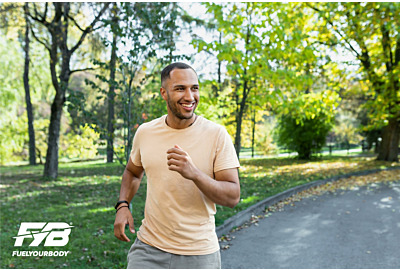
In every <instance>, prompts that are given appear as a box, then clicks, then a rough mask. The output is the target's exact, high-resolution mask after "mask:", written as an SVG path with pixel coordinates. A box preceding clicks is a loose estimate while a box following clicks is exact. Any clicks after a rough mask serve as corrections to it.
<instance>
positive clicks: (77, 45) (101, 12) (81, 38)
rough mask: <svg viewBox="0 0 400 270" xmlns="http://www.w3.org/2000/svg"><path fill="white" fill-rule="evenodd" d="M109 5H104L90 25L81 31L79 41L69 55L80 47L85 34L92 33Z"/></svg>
mask: <svg viewBox="0 0 400 270" xmlns="http://www.w3.org/2000/svg"><path fill="white" fill-rule="evenodd" d="M109 5H110V3H105V4H104V6H103V8H102V9H101V10H100V12H99V14H98V15H97V17H96V18H95V19H94V20H93V21H92V23H91V24H90V25H89V26H88V27H86V29H85V30H84V31H83V33H82V35H81V37H80V39H79V41H78V42H77V43H76V44H75V46H74V47H72V49H71V50H70V53H71V54H72V53H73V52H74V51H76V49H78V48H79V46H81V44H82V43H83V41H84V40H85V37H86V36H87V34H89V33H90V32H92V31H93V28H94V26H95V24H96V23H97V22H98V21H99V20H100V18H101V16H102V15H103V13H104V12H105V11H106V10H107V9H108V6H109Z"/></svg>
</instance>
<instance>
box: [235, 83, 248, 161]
mask: <svg viewBox="0 0 400 270" xmlns="http://www.w3.org/2000/svg"><path fill="white" fill-rule="evenodd" d="M247 95H248V89H247V81H245V82H244V84H243V97H242V100H241V102H240V105H239V111H237V113H236V135H235V149H236V155H237V157H238V158H239V154H240V149H241V139H242V137H241V133H242V122H243V115H244V111H245V108H246V100H247Z"/></svg>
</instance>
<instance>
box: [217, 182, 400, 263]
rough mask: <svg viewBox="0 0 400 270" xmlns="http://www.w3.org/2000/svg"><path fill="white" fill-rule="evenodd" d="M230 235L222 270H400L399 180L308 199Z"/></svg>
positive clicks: (224, 252) (222, 253) (223, 251)
mask: <svg viewBox="0 0 400 270" xmlns="http://www.w3.org/2000/svg"><path fill="white" fill-rule="evenodd" d="M230 235H231V236H234V237H235V238H234V239H232V241H230V243H229V244H230V245H231V247H230V248H229V249H227V250H222V251H221V257H222V268H250V269H251V268H381V269H382V268H397V269H398V268H400V181H398V182H395V183H390V184H378V185H377V184H372V185H369V186H368V187H362V188H359V189H358V190H351V191H338V192H337V193H336V194H332V193H327V194H324V195H322V196H319V197H311V198H307V199H304V200H302V201H300V202H296V205H295V206H286V207H285V208H284V210H283V211H281V212H275V213H273V214H272V215H271V216H269V217H267V218H265V219H261V220H260V221H259V222H258V226H256V225H252V226H250V227H248V228H245V229H242V230H240V231H237V232H234V233H232V234H230ZM224 244H226V243H224Z"/></svg>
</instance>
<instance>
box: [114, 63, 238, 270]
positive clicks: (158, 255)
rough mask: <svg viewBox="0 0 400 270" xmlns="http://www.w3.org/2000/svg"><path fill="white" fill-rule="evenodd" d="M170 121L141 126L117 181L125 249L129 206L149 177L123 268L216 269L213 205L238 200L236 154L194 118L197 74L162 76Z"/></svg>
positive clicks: (178, 66) (177, 67) (183, 68)
mask: <svg viewBox="0 0 400 270" xmlns="http://www.w3.org/2000/svg"><path fill="white" fill-rule="evenodd" d="M160 92H161V95H162V97H163V99H164V100H165V101H166V104H167V110H168V114H167V115H164V116H162V117H160V118H158V119H155V120H152V121H150V122H148V123H144V124H142V125H141V126H140V127H139V128H138V130H137V132H136V135H135V137H134V139H133V146H132V152H131V157H130V159H129V161H128V164H127V166H126V168H125V171H124V174H123V176H122V183H121V191H120V196H119V201H118V203H117V205H116V209H117V214H116V217H115V223H114V234H115V236H116V237H117V238H118V239H120V240H122V241H127V242H129V241H130V240H129V238H128V237H127V236H126V234H125V225H126V224H128V225H129V229H130V231H131V232H132V233H135V231H134V225H133V218H132V215H131V212H130V211H129V202H130V201H131V200H132V198H133V196H134V195H135V194H136V192H137V190H138V188H139V185H140V181H141V179H142V177H143V173H144V172H146V176H147V198H146V206H145V218H144V219H143V221H142V225H141V227H140V228H139V231H138V233H137V238H136V240H135V242H134V244H133V245H132V247H131V249H130V250H129V253H128V268H221V259H220V252H219V243H218V238H217V235H216V233H215V220H214V215H215V213H216V206H215V204H219V205H223V206H228V207H234V206H235V205H236V204H237V203H238V202H239V198H240V185H239V176H238V168H239V166H240V165H239V161H238V159H237V156H236V153H235V149H234V147H233V144H232V141H231V139H230V136H229V134H228V133H227V131H226V130H225V128H224V127H223V126H221V125H218V124H215V123H213V122H211V121H209V120H207V119H205V118H203V117H201V116H198V115H196V114H195V113H194V112H195V110H196V107H197V105H198V104H199V100H200V93H199V82H198V77H197V74H196V72H195V71H194V70H193V68H192V67H190V66H189V65H186V64H184V63H173V64H170V65H169V66H167V67H165V68H164V70H163V71H162V72H161V89H160Z"/></svg>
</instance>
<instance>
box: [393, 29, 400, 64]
mask: <svg viewBox="0 0 400 270" xmlns="http://www.w3.org/2000/svg"><path fill="white" fill-rule="evenodd" d="M399 63H400V33H398V34H397V42H396V50H395V51H394V66H397V65H398V64H399Z"/></svg>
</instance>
